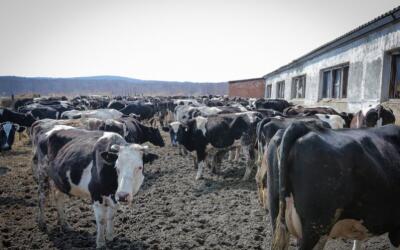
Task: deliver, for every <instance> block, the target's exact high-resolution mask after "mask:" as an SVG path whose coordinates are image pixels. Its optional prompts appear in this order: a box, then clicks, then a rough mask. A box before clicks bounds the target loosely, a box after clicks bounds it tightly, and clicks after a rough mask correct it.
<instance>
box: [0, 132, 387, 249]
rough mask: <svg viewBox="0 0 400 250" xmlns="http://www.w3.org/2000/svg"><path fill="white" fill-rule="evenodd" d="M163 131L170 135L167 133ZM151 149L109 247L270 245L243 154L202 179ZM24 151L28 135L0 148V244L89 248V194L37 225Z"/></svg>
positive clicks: (186, 163) (339, 245)
mask: <svg viewBox="0 0 400 250" xmlns="http://www.w3.org/2000/svg"><path fill="white" fill-rule="evenodd" d="M164 138H165V139H166V141H167V142H168V139H167V134H164ZM167 144H168V143H167ZM150 148H151V151H152V152H155V153H157V154H158V155H159V156H160V159H159V160H157V161H156V162H154V163H153V164H152V165H146V166H145V181H144V184H143V186H142V189H141V191H140V192H139V193H138V195H137V196H136V199H135V201H134V202H133V204H132V206H131V207H122V208H120V209H119V212H118V214H117V217H116V220H115V235H116V237H115V239H114V241H113V242H109V243H107V248H109V249H269V248H270V242H271V225H270V222H269V217H268V215H266V213H265V212H264V211H263V210H262V209H261V208H260V206H259V204H258V200H257V191H256V184H255V181H254V174H255V173H253V175H252V177H251V179H250V180H249V181H248V182H242V181H240V178H241V177H242V175H243V174H244V162H243V159H242V160H241V161H240V162H239V163H238V164H232V163H228V162H227V161H224V163H223V167H222V169H223V174H222V177H218V176H215V175H211V174H210V171H209V170H208V169H206V171H205V175H204V177H205V178H204V179H203V180H200V181H195V179H194V177H195V173H196V172H195V170H194V169H193V165H192V164H193V163H192V161H190V160H189V159H185V158H182V157H181V156H178V154H177V151H176V150H175V148H172V147H171V146H169V145H167V146H166V147H164V148H158V147H154V146H150ZM30 157H31V148H30V146H28V145H27V143H26V140H25V141H16V143H15V147H14V149H13V150H12V151H11V152H5V153H4V152H3V153H0V249H1V248H7V249H93V248H94V247H95V221H94V215H93V212H92V209H91V206H90V204H89V202H88V201H82V200H78V199H71V200H69V201H68V202H67V204H66V214H67V218H68V222H69V224H70V225H71V226H72V228H73V231H71V232H68V233H62V232H60V230H59V228H58V227H57V224H56V210H55V208H54V206H53V205H52V204H51V203H49V205H48V208H47V223H48V229H47V231H46V232H42V231H40V230H39V228H38V226H37V224H36V213H37V194H36V188H37V185H36V183H35V182H34V180H33V178H32V171H31V165H30ZM254 172H255V171H254ZM363 247H364V248H365V249H389V245H388V240H387V238H386V237H385V236H383V237H377V238H374V239H372V240H369V241H367V242H365V243H364V244H363ZM292 248H293V247H292ZM326 249H351V242H350V241H346V242H345V241H343V240H332V241H330V242H329V243H328V245H327V247H326Z"/></svg>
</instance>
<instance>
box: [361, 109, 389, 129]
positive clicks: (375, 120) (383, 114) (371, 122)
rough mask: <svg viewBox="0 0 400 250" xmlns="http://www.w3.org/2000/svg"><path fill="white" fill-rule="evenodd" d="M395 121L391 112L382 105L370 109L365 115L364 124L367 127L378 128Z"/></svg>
mask: <svg viewBox="0 0 400 250" xmlns="http://www.w3.org/2000/svg"><path fill="white" fill-rule="evenodd" d="M395 121H396V119H395V116H394V114H393V111H392V110H391V109H387V108H385V107H383V106H382V105H377V106H376V107H375V108H370V109H369V110H368V111H367V112H366V113H365V124H366V126H367V127H376V126H378V127H380V126H383V125H386V124H390V123H394V122H395Z"/></svg>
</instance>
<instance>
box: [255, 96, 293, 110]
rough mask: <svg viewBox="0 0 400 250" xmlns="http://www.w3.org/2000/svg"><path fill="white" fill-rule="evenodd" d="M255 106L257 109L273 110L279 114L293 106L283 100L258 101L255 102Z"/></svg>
mask: <svg viewBox="0 0 400 250" xmlns="http://www.w3.org/2000/svg"><path fill="white" fill-rule="evenodd" d="M254 106H255V108H256V109H273V110H276V111H279V112H283V110H284V109H285V108H287V107H290V106H292V105H291V104H290V103H289V102H288V101H286V100H283V99H267V100H265V99H258V100H256V101H255V102H254Z"/></svg>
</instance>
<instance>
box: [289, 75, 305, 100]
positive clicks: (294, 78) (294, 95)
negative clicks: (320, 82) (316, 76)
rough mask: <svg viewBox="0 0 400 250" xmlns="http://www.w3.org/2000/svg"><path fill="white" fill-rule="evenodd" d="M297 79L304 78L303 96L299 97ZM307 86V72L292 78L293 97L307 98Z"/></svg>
mask: <svg viewBox="0 0 400 250" xmlns="http://www.w3.org/2000/svg"><path fill="white" fill-rule="evenodd" d="M297 79H303V91H302V97H297V96H296V94H297V90H296V89H295V88H296V85H295V82H296V80H297ZM306 88H307V74H302V75H298V76H295V77H293V78H292V91H291V99H305V98H306Z"/></svg>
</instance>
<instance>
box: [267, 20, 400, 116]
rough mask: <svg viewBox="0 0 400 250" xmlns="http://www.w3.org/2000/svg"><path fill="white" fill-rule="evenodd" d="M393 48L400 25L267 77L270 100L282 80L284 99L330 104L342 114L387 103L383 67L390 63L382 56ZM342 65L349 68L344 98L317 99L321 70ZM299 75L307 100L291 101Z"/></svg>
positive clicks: (399, 44)
mask: <svg viewBox="0 0 400 250" xmlns="http://www.w3.org/2000/svg"><path fill="white" fill-rule="evenodd" d="M395 48H400V23H396V24H394V25H390V26H387V27H386V28H384V29H381V30H379V31H376V32H374V33H371V34H369V35H366V36H363V37H362V38H360V39H358V40H356V41H353V42H351V43H349V44H347V45H345V46H343V47H341V48H337V49H334V50H331V51H330V52H328V53H325V54H323V55H320V56H318V57H316V58H313V59H311V60H309V61H307V62H305V63H303V64H301V65H299V66H296V67H293V68H291V69H288V70H286V71H284V72H281V73H278V74H275V75H273V76H270V77H267V78H266V84H267V85H268V84H271V83H272V98H276V83H277V82H279V81H281V80H284V81H285V99H286V100H290V101H292V102H294V103H300V104H301V103H304V104H306V105H330V106H333V107H336V108H338V109H340V110H341V111H349V112H356V111H358V110H360V109H362V108H363V107H366V106H368V105H369V104H376V103H379V102H381V101H386V100H387V98H388V84H389V76H388V75H389V74H390V70H389V69H388V68H386V67H389V65H390V63H389V61H390V60H389V59H388V58H389V56H387V55H386V54H385V53H386V52H387V51H388V50H392V49H395ZM343 63H349V66H350V67H349V79H348V89H347V98H346V99H331V100H328V99H323V100H320V91H321V88H320V84H321V81H320V77H321V70H322V69H325V68H329V67H332V66H335V65H339V64H343ZM383 65H385V70H383V68H384V67H383ZM383 72H384V73H383ZM302 74H306V98H305V99H304V100H292V99H291V85H292V78H293V77H295V76H298V75H302Z"/></svg>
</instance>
